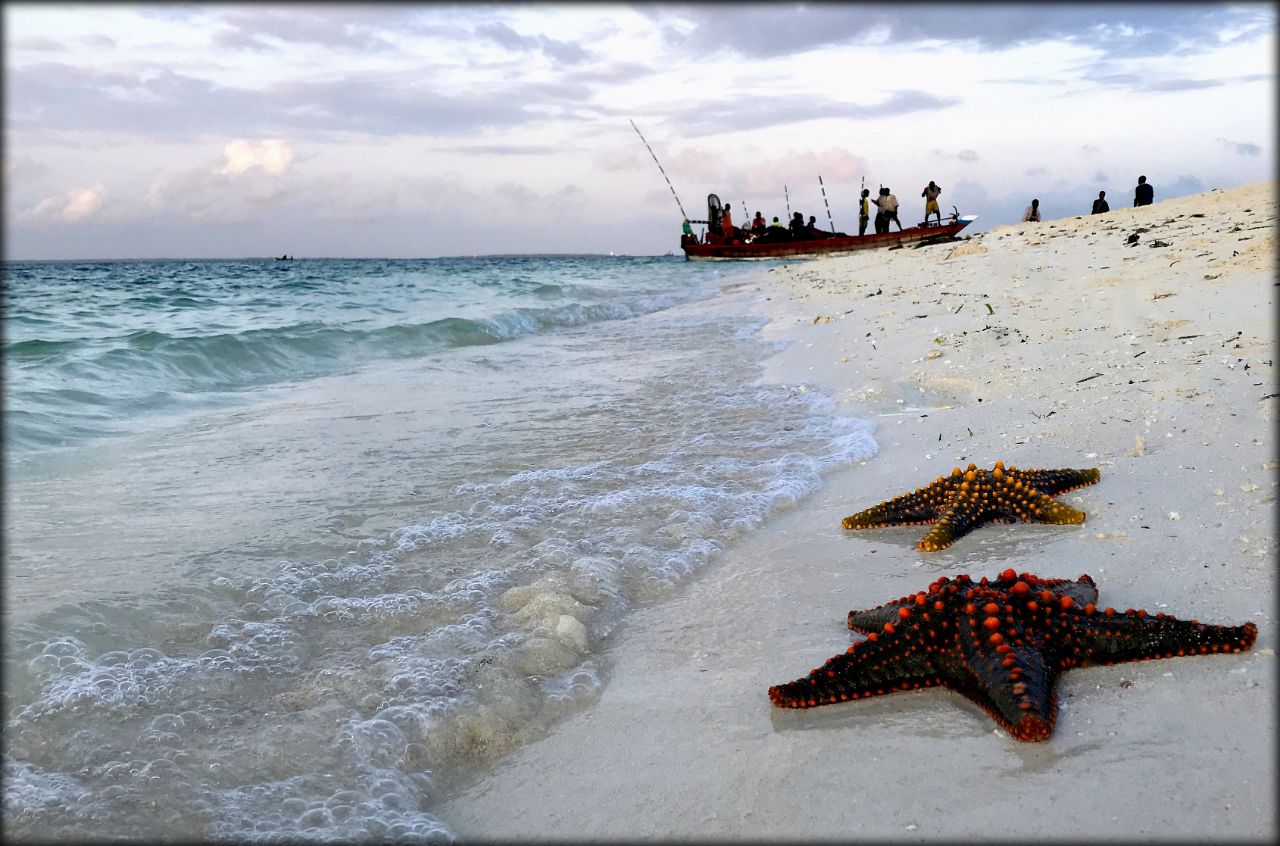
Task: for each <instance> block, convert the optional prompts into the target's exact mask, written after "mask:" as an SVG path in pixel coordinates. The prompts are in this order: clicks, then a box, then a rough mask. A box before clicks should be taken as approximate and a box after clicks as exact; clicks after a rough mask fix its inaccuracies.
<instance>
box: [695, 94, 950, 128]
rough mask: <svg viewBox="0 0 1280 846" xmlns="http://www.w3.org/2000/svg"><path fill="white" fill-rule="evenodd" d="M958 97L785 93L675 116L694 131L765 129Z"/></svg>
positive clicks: (941, 104)
mask: <svg viewBox="0 0 1280 846" xmlns="http://www.w3.org/2000/svg"><path fill="white" fill-rule="evenodd" d="M959 102H960V99H959V98H958V97H939V96H937V95H934V94H929V93H927V92H924V91H909V90H906V91H894V92H892V93H890V94H889V96H887V97H885V98H884V99H883V100H881V101H880V102H878V103H868V104H860V103H844V102H839V101H835V100H827V99H824V98H821V97H811V98H810V97H806V98H803V99H801V100H797V98H795V97H785V96H756V97H745V98H733V99H725V100H717V101H716V102H714V103H691V104H689V105H687V106H685V107H684V108H683V109H682V110H681V111H680V112H678V113H677V114H676V116H675V117H673V118H672V121H673V122H674V123H676V124H678V125H679V126H680V127H681V128H682V129H684V130H685V131H687V132H688V133H690V134H699V133H701V134H707V133H719V132H726V131H734V130H743V129H763V128H766V127H771V126H779V125H782V124H788V123H800V122H802V121H808V120H827V119H830V118H837V117H838V118H841V119H844V120H874V119H876V118H884V117H895V116H897V115H903V114H907V113H909V112H918V111H929V110H935V109H945V108H949V107H950V106H953V105H955V104H957V103H959Z"/></svg>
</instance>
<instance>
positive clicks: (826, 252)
mask: <svg viewBox="0 0 1280 846" xmlns="http://www.w3.org/2000/svg"><path fill="white" fill-rule="evenodd" d="M707 205H708V212H709V214H708V217H709V218H711V220H710V221H705V220H698V221H690V223H709V224H711V225H712V226H711V229H710V230H709V231H708V236H707V241H706V242H701V241H697V240H696V239H695V238H688V237H686V238H684V239H683V243H682V244H681V246H680V248H681V249H682V250H684V257H685V259H686V260H688V261H744V260H746V261H750V260H761V259H779V258H817V257H818V256H840V255H847V254H849V253H856V252H858V251H860V250H875V249H886V248H894V247H905V246H917V247H918V246H924V245H925V244H932V243H936V242H939V241H954V240H956V237H957V235H959V233H960V231H961V230H962V229H964V228H965V227H966V226H968V225H969V224H970V223H973V222H974V221H975V220H977V219H978V216H977V215H976V214H970V215H961V214H960V213H959V211H958V210H955V207H954V206H952V209H953V211H954V213H953V214H952V215H951V216H950V217H949V218H944V219H943V220H942V221H941V222H940V223H938V222H933V223H928V222H926V223H921V224H918V225H916V226H912V227H909V228H904V229H902V230H901V231H897V230H895V231H892V232H884V233H881V234H879V235H875V234H868V235H861V236H858V235H844V236H828V237H824V238H815V239H813V240H806V241H799V240H785V241H782V240H776V241H775V240H768V241H761V242H756V241H754V240H752V239H751V238H750V236H748V237H747V238H735V239H733V240H728V239H726V238H724V237H723V236H721V235H719V234H716V233H715V228H716V227H715V226H714V224H715V223H718V214H717V213H716V212H718V210H719V205H720V200H719V198H717V197H716V195H715V194H712V195H710V196H709V197H708V198H707Z"/></svg>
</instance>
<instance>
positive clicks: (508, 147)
mask: <svg viewBox="0 0 1280 846" xmlns="http://www.w3.org/2000/svg"><path fill="white" fill-rule="evenodd" d="M449 152H451V153H465V154H468V155H479V156H549V155H552V154H553V153H562V152H564V147H558V146H555V145H553V144H463V145H459V146H456V147H450V148H449Z"/></svg>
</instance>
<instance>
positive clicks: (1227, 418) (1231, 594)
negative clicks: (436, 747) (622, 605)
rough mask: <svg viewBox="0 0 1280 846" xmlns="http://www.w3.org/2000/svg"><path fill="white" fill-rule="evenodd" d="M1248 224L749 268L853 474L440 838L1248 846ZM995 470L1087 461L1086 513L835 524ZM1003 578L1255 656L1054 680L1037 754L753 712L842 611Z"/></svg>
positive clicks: (870, 718)
mask: <svg viewBox="0 0 1280 846" xmlns="http://www.w3.org/2000/svg"><path fill="white" fill-rule="evenodd" d="M1275 216H1276V202H1275V183H1260V184H1257V185H1252V186H1244V187H1241V188H1233V189H1226V190H1218V191H1212V192H1208V193H1206V194H1200V195H1194V196H1191V197H1181V198H1177V199H1174V200H1169V201H1165V202H1160V203H1156V204H1154V205H1152V206H1147V207H1144V208H1142V209H1117V210H1115V211H1113V212H1111V213H1109V214H1107V215H1102V216H1097V217H1089V216H1085V217H1080V218H1064V219H1061V220H1049V221H1044V222H1042V223H1039V224H1017V225H1010V226H1001V227H996V228H994V229H992V230H989V231H988V232H984V233H980V234H978V235H975V236H973V237H972V238H971V239H969V240H965V241H961V242H958V243H955V244H946V245H938V246H932V247H928V248H923V249H920V250H912V249H904V250H899V251H890V252H877V253H875V254H874V255H854V256H848V257H842V258H832V259H820V260H815V261H812V262H805V263H800V264H790V265H786V266H783V267H775V268H772V269H771V270H769V271H767V272H765V273H762V274H761V276H760V281H759V288H760V295H761V302H762V305H763V307H764V309H765V311H766V314H767V316H768V317H769V318H770V323H769V325H768V326H767V327H766V329H765V333H766V337H772V338H787V339H789V340H790V345H789V346H788V347H787V348H786V349H784V350H783V351H782V352H780V353H779V354H777V355H776V356H774V357H773V358H772V359H771V360H770V361H769V362H768V363H767V364H766V368H765V373H764V376H763V378H764V381H768V382H777V383H782V384H786V385H789V386H794V387H795V389H796V390H802V389H803V390H809V389H819V390H822V391H823V392H825V393H827V394H828V395H829V396H831V397H832V398H833V399H834V400H835V401H836V403H837V406H838V408H839V410H840V413H844V414H849V415H851V416H856V417H866V418H870V419H872V420H874V421H875V422H876V424H877V430H876V432H875V439H876V442H877V444H878V447H879V451H878V453H877V455H876V456H874V457H872V458H871V459H869V460H867V461H864V462H860V463H858V464H857V465H856V466H854V467H850V468H846V469H842V470H840V471H837V472H836V473H834V474H832V475H831V476H829V477H828V478H827V479H826V487H824V488H823V489H822V490H821V491H819V492H818V493H816V494H814V495H812V496H810V497H807V498H806V499H805V500H804V501H802V502H800V503H799V504H798V505H797V506H795V507H793V508H791V509H790V510H788V511H787V512H786V513H784V514H781V515H779V516H778V517H776V518H774V519H773V520H771V521H770V523H769V524H768V525H767V526H766V527H764V528H763V529H762V530H760V531H759V532H757V533H755V534H754V535H753V536H752V539H751V542H750V543H746V544H738V545H735V546H734V547H731V548H730V549H729V550H728V551H727V552H726V554H725V556H724V558H723V559H722V560H721V561H720V562H718V563H717V564H716V565H715V566H714V567H712V568H711V569H709V570H708V571H707V572H705V573H702V574H700V575H699V576H697V577H695V578H694V579H692V580H691V581H690V582H689V583H688V584H686V585H685V586H683V587H682V588H681V589H680V590H679V591H677V592H676V593H675V594H674V595H673V596H671V597H670V598H668V599H666V600H664V601H663V602H661V603H660V604H658V605H654V606H649V607H645V608H642V609H638V610H637V611H636V612H634V613H633V614H632V615H631V616H630V617H629V619H628V621H627V624H626V626H625V630H622V631H620V633H619V635H618V636H617V637H616V641H615V642H614V643H613V644H612V645H611V646H610V647H609V648H608V649H607V650H606V655H607V660H608V662H609V663H610V665H611V666H612V672H611V677H610V679H609V682H608V684H607V685H606V687H605V688H604V691H603V693H602V695H601V696H600V698H599V700H598V701H597V702H596V703H594V704H593V705H591V706H590V707H589V708H588V709H587V710H585V711H584V712H582V713H580V714H577V715H575V716H573V717H571V718H569V719H568V720H566V721H565V722H563V723H561V724H559V725H558V726H557V727H555V728H554V729H553V730H552V732H551V734H550V735H549V736H548V737H546V738H544V739H543V740H541V741H538V742H536V743H533V744H530V745H529V746H526V747H523V748H521V749H519V750H517V751H515V752H514V753H512V754H511V755H510V756H508V757H507V758H505V759H503V760H502V761H501V762H500V763H499V764H498V766H497V768H496V769H495V770H493V771H492V772H490V773H489V774H487V775H485V776H483V777H482V778H480V779H479V780H478V781H476V782H474V783H472V784H470V785H468V786H466V787H465V788H463V789H462V790H461V791H460V792H459V793H457V794H456V795H453V796H451V797H448V798H447V800H446V801H444V802H442V803H441V804H440V805H438V806H437V807H436V809H435V811H436V812H437V813H438V814H439V815H440V817H441V819H442V820H443V821H444V822H445V824H446V825H447V826H448V827H449V828H450V830H452V831H453V832H454V833H455V834H456V835H458V836H459V837H461V838H463V839H506V838H513V837H519V838H521V839H563V838H569V837H572V838H607V839H624V838H626V839H633V838H637V837H656V838H663V839H666V838H677V839H684V838H762V837H768V838H775V837H790V838H806V839H809V838H821V837H840V838H850V837H856V838H874V837H881V836H884V837H903V838H909V839H953V838H957V837H991V836H995V834H996V833H995V832H993V831H992V829H991V820H993V819H999V820H1000V821H1001V822H1000V830H999V836H1000V837H1032V836H1050V837H1053V836H1059V835H1062V834H1067V833H1069V836H1083V837H1114V838H1134V837H1161V836H1175V835H1176V836H1179V837H1206V838H1219V839H1221V838H1232V839H1239V838H1258V839H1261V838H1263V837H1267V838H1271V837H1273V836H1274V835H1275V833H1276V832H1275V827H1274V826H1275V804H1274V794H1273V788H1274V786H1275V784H1274V782H1275V754H1274V752H1275V748H1274V744H1275V704H1276V703H1275V642H1276V639H1275V613H1274V610H1275V609H1274V605H1275V577H1274V573H1273V563H1272V562H1273V561H1274V558H1275V554H1276V550H1277V543H1276V531H1275V515H1274V500H1275V486H1276V473H1275V470H1276V459H1277V456H1276V444H1275V440H1274V435H1273V430H1274V427H1275V422H1276V418H1277V407H1278V400H1277V397H1276V395H1275V390H1276V389H1275V382H1276V378H1275V367H1274V353H1275V340H1276V338H1275V334H1276V333H1275V328H1276V327H1275V326H1274V323H1273V321H1274V306H1275V300H1276V288H1275V276H1274V260H1275V219H1276V217H1275ZM1138 230H1145V231H1138ZM1135 232H1137V234H1138V237H1139V240H1138V243H1137V244H1136V245H1133V246H1131V245H1129V244H1128V236H1129V235H1130V234H1133V233H1135ZM1153 242H1156V243H1155V244H1154V245H1153ZM1160 244H1165V246H1160ZM988 306H989V308H988ZM996 460H1003V461H1004V462H1005V463H1006V464H1007V465H1016V466H1018V467H1028V468H1031V467H1035V468H1041V467H1098V468H1099V469H1100V471H1101V480H1100V482H1099V483H1097V484H1094V485H1090V486H1088V487H1085V488H1082V489H1079V490H1076V491H1072V492H1070V493H1068V494H1065V495H1063V496H1062V497H1060V498H1059V499H1060V500H1061V501H1062V502H1065V503H1067V504H1069V505H1072V506H1074V507H1076V508H1080V509H1082V510H1084V511H1085V512H1086V513H1087V514H1088V517H1087V520H1086V522H1085V523H1084V524H1083V525H1077V526H1042V525H1026V524H1018V525H1012V526H989V527H986V528H980V529H978V530H976V531H974V532H973V533H972V534H970V535H968V536H966V537H964V538H961V539H960V540H959V541H957V542H956V543H955V544H954V545H953V546H951V547H949V548H948V549H946V550H943V551H941V552H935V553H921V552H917V551H916V549H915V547H914V545H915V542H916V541H917V540H918V539H919V538H920V536H921V535H923V533H924V531H926V529H924V528H922V527H904V528H894V529H880V530H868V531H860V532H846V531H844V530H843V529H841V528H840V524H839V521H840V518H842V517H843V516H845V515H847V514H850V513H853V512H854V511H856V510H859V509H862V508H865V507H868V506H870V505H873V504H875V503H877V502H880V501H883V500H885V499H889V498H891V497H893V496H897V495H898V494H900V493H904V492H906V491H908V490H914V489H916V488H918V487H921V486H923V485H925V484H927V483H928V482H930V481H932V480H933V479H934V478H935V477H936V476H938V475H941V474H945V473H947V472H949V471H950V469H951V468H952V467H953V466H960V467H963V466H964V465H965V464H966V463H967V462H970V461H972V462H973V463H975V464H977V465H978V466H979V467H986V468H990V466H991V465H992V463H993V462H994V461H996ZM1005 567H1013V568H1014V569H1015V570H1018V571H1023V570H1027V571H1030V572H1033V573H1036V574H1037V575H1040V576H1043V577H1054V578H1072V579H1074V578H1076V577H1078V576H1079V575H1080V574H1082V573H1088V574H1089V575H1091V576H1092V577H1093V578H1094V579H1095V580H1096V582H1097V584H1098V589H1099V592H1100V604H1107V605H1114V606H1115V607H1116V608H1126V607H1132V608H1144V609H1147V610H1148V611H1150V612H1151V613H1155V612H1157V611H1165V612H1167V613H1170V614H1173V615H1174V616H1177V617H1179V618H1181V619H1189V618H1196V619H1199V620H1201V621H1203V622H1209V623H1217V624H1240V623H1243V622H1245V621H1246V620H1252V621H1254V622H1255V623H1256V624H1257V625H1258V629H1259V635H1258V640H1257V643H1256V644H1255V646H1254V647H1253V649H1252V650H1251V651H1250V652H1248V653H1245V654H1242V655H1230V656H1207V657H1199V658H1181V659H1172V660H1164V661H1147V662H1139V663H1131V664H1120V665H1116V666H1112V667H1091V668H1085V669H1080V670H1072V671H1070V672H1067V673H1065V674H1064V675H1063V676H1062V679H1061V681H1060V683H1059V686H1058V694H1059V716H1058V721H1057V726H1056V730H1055V733H1054V735H1053V736H1052V737H1051V738H1050V739H1049V740H1047V741H1045V742H1040V743H1020V742H1018V741H1015V740H1014V739H1012V738H1011V737H1010V736H1009V735H1008V734H1007V733H1006V732H1005V731H1003V730H1002V729H1000V728H998V727H997V726H996V725H995V723H994V722H992V721H991V720H990V718H989V717H988V716H987V715H986V714H985V713H983V712H982V711H981V709H979V708H978V707H977V706H975V705H973V704H972V703H970V702H969V701H968V700H966V699H964V698H962V697H960V696H959V695H957V694H954V693H952V692H950V691H945V690H939V689H931V690H924V691H913V692H909V693H897V694H893V695H890V696H883V697H875V698H872V699H868V700H862V701H858V702H851V703H845V704H841V705H833V706H827V707H822V708H816V709H808V710H803V711H783V710H781V709H777V708H774V707H772V706H771V705H770V703H769V701H768V698H767V696H766V690H767V688H768V686H769V685H771V684H778V683H781V682H785V681H790V680H792V679H794V678H798V677H800V676H802V675H804V674H805V673H806V672H807V671H808V670H809V669H810V668H811V667H814V666H818V665H819V664H821V662H823V661H825V660H826V659H827V658H829V657H831V656H832V655H834V654H835V653H837V652H839V651H842V650H843V649H845V648H846V647H847V646H848V645H849V643H851V642H852V641H854V640H857V639H860V636H858V635H853V634H852V633H850V632H849V631H848V630H847V628H846V626H845V614H846V613H847V612H848V610H849V609H851V608H864V607H870V606H873V605H878V604H880V603H882V602H886V601H888V600H890V599H893V598H896V597H898V596H902V595H903V594H905V593H909V592H913V591H915V590H920V589H923V588H925V587H926V586H927V584H928V583H929V582H930V581H932V580H933V579H934V578H937V577H938V576H941V575H947V576H955V575H957V574H959V573H970V574H971V575H973V576H974V577H975V578H978V577H980V576H990V577H994V576H995V575H996V574H997V573H998V572H1000V571H1001V570H1002V569H1004V568H1005ZM1028 808H1034V809H1035V812H1034V813H1029V812H1028ZM1085 809H1088V811H1087V813H1086V812H1084V811H1085Z"/></svg>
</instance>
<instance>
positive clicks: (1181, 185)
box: [1148, 173, 1205, 200]
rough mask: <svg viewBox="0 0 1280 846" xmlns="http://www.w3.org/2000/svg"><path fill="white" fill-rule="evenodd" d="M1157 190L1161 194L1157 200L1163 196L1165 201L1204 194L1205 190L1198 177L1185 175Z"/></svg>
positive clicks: (1180, 175)
mask: <svg viewBox="0 0 1280 846" xmlns="http://www.w3.org/2000/svg"><path fill="white" fill-rule="evenodd" d="M1148 181H1150V180H1148ZM1156 190H1157V191H1158V192H1159V193H1158V194H1157V199H1158V198H1159V197H1160V196H1161V195H1163V197H1164V199H1166V200H1171V199H1173V198H1174V197H1185V196H1186V195H1188V194H1200V193H1203V192H1204V190H1205V188H1204V182H1202V181H1201V180H1200V179H1199V178H1198V177H1195V176H1192V175H1190V174H1187V173H1183V174H1179V175H1178V177H1177V178H1176V179H1174V180H1173V181H1172V182H1170V183H1168V184H1167V185H1165V186H1163V189H1161V188H1160V187H1158V186H1157V188H1156Z"/></svg>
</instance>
